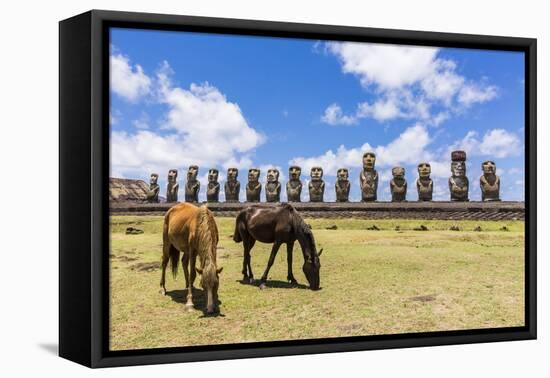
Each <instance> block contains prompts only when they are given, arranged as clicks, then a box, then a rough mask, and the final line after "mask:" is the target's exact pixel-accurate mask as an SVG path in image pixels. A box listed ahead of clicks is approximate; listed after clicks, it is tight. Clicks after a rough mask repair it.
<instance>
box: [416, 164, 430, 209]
mask: <svg viewBox="0 0 550 378" xmlns="http://www.w3.org/2000/svg"><path fill="white" fill-rule="evenodd" d="M431 174H432V166H431V165H430V164H429V163H420V164H418V178H417V179H416V190H417V191H418V200H419V201H431V200H432V195H433V191H434V182H433V180H432V179H431V178H430V175H431Z"/></svg>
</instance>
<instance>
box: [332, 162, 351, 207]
mask: <svg viewBox="0 0 550 378" xmlns="http://www.w3.org/2000/svg"><path fill="white" fill-rule="evenodd" d="M334 187H335V189H336V202H348V201H349V189H350V184H349V171H348V169H347V168H340V169H339V170H338V172H336V184H334Z"/></svg>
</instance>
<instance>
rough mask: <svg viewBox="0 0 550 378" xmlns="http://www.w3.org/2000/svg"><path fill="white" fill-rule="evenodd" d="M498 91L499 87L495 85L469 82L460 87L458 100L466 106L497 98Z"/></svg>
mask: <svg viewBox="0 0 550 378" xmlns="http://www.w3.org/2000/svg"><path fill="white" fill-rule="evenodd" d="M497 93H498V91H497V87H495V86H493V85H490V86H486V87H483V86H479V85H475V84H468V85H466V86H464V87H462V88H461V89H460V93H459V94H458V102H459V103H461V104H463V105H466V106H469V105H471V104H475V103H482V102H487V101H489V100H492V99H493V98H495V97H496V96H497Z"/></svg>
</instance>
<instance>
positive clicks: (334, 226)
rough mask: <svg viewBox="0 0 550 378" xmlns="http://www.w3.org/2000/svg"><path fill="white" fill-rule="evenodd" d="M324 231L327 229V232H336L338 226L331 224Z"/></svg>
mask: <svg viewBox="0 0 550 378" xmlns="http://www.w3.org/2000/svg"><path fill="white" fill-rule="evenodd" d="M326 229H327V230H337V229H338V226H337V225H335V224H333V225H332V226H328V227H327V228H326Z"/></svg>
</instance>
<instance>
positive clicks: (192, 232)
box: [160, 203, 223, 314]
mask: <svg viewBox="0 0 550 378" xmlns="http://www.w3.org/2000/svg"><path fill="white" fill-rule="evenodd" d="M162 241H163V250H162V251H163V252H162V276H161V279H160V287H161V292H162V293H163V294H166V287H165V286H164V284H165V276H166V266H167V265H168V260H170V262H171V266H172V274H173V275H174V277H175V276H176V275H177V272H178V260H179V256H180V252H183V257H182V259H181V262H182V265H183V272H184V274H185V286H186V287H187V303H186V304H185V306H186V307H187V308H193V283H194V281H195V278H196V273H195V271H196V272H198V273H199V274H200V275H201V286H202V288H203V290H204V293H205V295H206V312H207V313H208V314H211V313H213V312H215V311H217V310H219V309H218V286H219V274H220V273H221V271H222V269H223V268H219V269H218V268H217V266H216V247H217V245H218V227H217V226H216V222H215V220H214V216H213V215H212V212H211V211H210V210H208V208H207V207H206V206H201V207H200V208H199V207H196V206H194V205H191V204H189V203H180V204H178V205H175V206H173V207H172V208H170V209H169V210H168V211H167V212H166V215H165V216H164V230H163V234H162ZM197 256H198V257H199V262H200V268H199V267H195V263H196V259H197ZM189 263H191V272H189Z"/></svg>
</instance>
